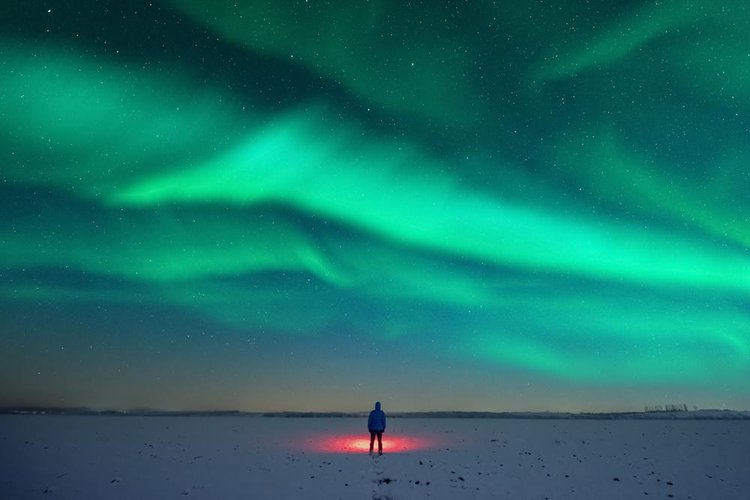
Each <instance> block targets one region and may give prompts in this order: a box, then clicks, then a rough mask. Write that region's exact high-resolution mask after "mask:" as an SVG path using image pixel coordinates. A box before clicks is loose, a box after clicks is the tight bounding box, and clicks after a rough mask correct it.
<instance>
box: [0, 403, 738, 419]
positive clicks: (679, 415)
mask: <svg viewBox="0 0 750 500" xmlns="http://www.w3.org/2000/svg"><path fill="white" fill-rule="evenodd" d="M647 408H649V409H648V410H646V411H644V412H618V413H569V412H487V411H431V412H389V413H388V416H389V417H391V418H461V419H467V418H484V419H488V418H492V419H540V420H553V419H554V420H669V419H672V420H750V411H734V410H695V411H687V407H686V406H684V405H666V406H665V407H664V408H663V409H659V410H655V409H654V410H652V409H650V408H656V407H647ZM0 414H11V415H97V416H142V417H257V418H259V417H266V418H364V417H366V416H367V412H290V411H286V412H243V411H238V410H218V411H170V410H152V409H134V410H95V409H91V408H33V407H17V408H0Z"/></svg>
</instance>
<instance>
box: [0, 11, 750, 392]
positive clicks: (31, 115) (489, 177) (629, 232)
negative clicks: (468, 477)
mask: <svg viewBox="0 0 750 500" xmlns="http://www.w3.org/2000/svg"><path fill="white" fill-rule="evenodd" d="M574 3H575V2H574ZM633 3H634V4H635V3H637V4H639V6H637V7H634V8H632V9H629V10H622V11H618V12H615V13H611V16H610V17H608V18H607V19H606V20H604V19H602V20H601V21H602V22H601V23H589V24H586V23H584V22H583V21H581V20H579V21H578V22H580V23H581V26H584V25H585V26H587V28H585V29H584V28H582V29H581V32H580V33H576V34H575V35H571V36H565V34H564V33H562V32H563V31H564V30H563V29H562V28H560V25H559V23H562V21H561V20H560V19H558V16H556V15H554V12H553V11H548V10H544V9H542V8H541V7H539V6H535V7H529V12H532V14H531V15H534V16H537V17H538V18H540V19H544V20H545V22H546V23H547V24H548V25H554V26H555V29H560V30H561V31H560V32H558V34H557V36H558V37H559V38H558V39H557V41H558V42H559V43H557V44H556V45H555V44H551V42H548V41H545V40H544V36H545V33H544V30H539V31H536V30H537V28H535V27H534V26H533V25H532V24H533V23H532V24H529V25H528V26H525V27H524V26H519V24H518V23H521V22H523V20H524V15H525V14H524V12H523V9H521V8H520V7H519V8H514V7H507V6H506V7H495V6H493V5H490V3H489V2H478V3H477V5H475V6H474V7H473V8H472V9H473V10H472V11H471V12H470V13H469V14H466V13H465V14H464V16H463V17H461V18H460V20H458V21H456V22H455V23H453V24H451V23H448V24H445V23H442V21H441V20H442V19H443V18H444V17H445V16H446V12H442V11H441V10H439V9H436V10H434V11H433V10H427V11H425V12H421V11H420V12H421V14H423V15H420V16H415V13H414V12H411V11H409V8H407V7H399V5H400V4H399V3H394V2H375V5H374V6H372V8H366V7H364V6H363V5H361V4H359V3H358V2H355V3H352V4H350V5H349V6H348V7H346V8H338V7H335V6H334V4H331V5H329V6H319V7H316V8H315V9H314V10H312V11H310V13H309V15H308V14H304V13H303V12H302V10H303V9H302V8H301V7H299V6H296V7H293V6H286V5H281V4H278V3H276V2H252V3H248V4H242V3H240V8H235V7H233V4H235V2H224V1H220V2H207V1H187V0H186V1H181V0H171V1H170V2H168V5H170V6H171V8H174V9H176V10H175V12H181V13H184V15H186V16H187V18H188V19H190V20H192V22H194V23H196V24H198V25H200V26H203V27H204V28H205V29H208V30H213V32H214V33H215V35H216V36H217V37H219V38H218V39H220V40H224V41H225V42H226V43H227V44H229V45H231V46H235V47H239V49H237V50H240V51H246V52H247V53H248V54H250V55H251V56H253V57H261V56H262V57H265V58H271V59H277V60H279V61H281V62H283V64H285V65H289V66H290V67H291V68H293V71H298V72H301V74H304V75H307V77H308V78H313V79H314V78H319V79H323V80H325V81H326V82H327V83H326V85H332V86H334V87H335V88H339V89H340V90H341V92H342V93H343V94H344V95H345V96H346V97H345V99H344V100H345V102H347V103H351V102H355V103H359V108H358V109H351V108H347V109H343V108H341V107H339V102H338V101H337V100H336V99H334V98H332V97H331V96H330V95H327V94H325V93H320V94H315V93H313V94H312V95H310V96H307V97H305V98H302V99H298V100H296V101H293V102H291V103H287V104H285V105H283V106H282V105H279V106H278V107H277V109H273V108H270V109H269V106H268V105H267V103H264V102H261V99H260V98H259V97H257V96H254V95H250V96H249V97H248V96H247V95H243V94H242V93H241V92H239V91H237V90H234V87H232V86H231V85H220V84H219V83H217V82H219V80H220V79H217V80H216V81H214V82H211V83H209V84H207V83H205V82H204V81H202V80H201V79H200V78H199V77H197V76H196V71H197V70H194V69H193V68H191V67H190V66H189V65H185V64H182V63H180V62H176V61H173V60H172V61H167V62H164V64H163V65H162V66H161V68H162V69H161V70H160V71H158V72H157V71H154V70H152V69H150V67H148V66H147V65H138V64H134V63H132V62H131V63H128V64H123V62H122V61H120V60H116V58H111V59H109V60H107V59H106V58H101V57H94V56H92V55H91V54H90V53H87V52H84V51H83V50H82V48H81V46H80V44H77V43H69V44H67V45H65V44H60V43H58V44H52V43H45V42H42V41H40V40H37V39H26V38H23V37H14V36H10V35H5V34H4V35H3V37H2V39H0V53H1V54H2V62H0V92H1V94H0V127H2V130H3V132H2V133H0V150H1V151H2V153H0V159H1V160H2V180H3V189H4V193H5V194H6V196H5V201H4V202H3V204H2V206H3V210H4V212H5V213H6V214H8V216H5V217H3V220H2V222H0V243H1V244H0V273H2V275H3V276H4V278H5V279H4V280H3V282H2V284H0V300H1V301H3V303H5V304H11V305H12V304H26V305H29V304H30V305H34V304H36V305H38V306H39V307H44V305H45V304H55V305H56V306H55V307H59V308H61V309H65V308H66V307H71V306H73V305H82V304H83V305H85V304H89V305H91V304H99V303H105V304H111V305H118V304H119V305H127V306H128V307H134V308H139V307H143V308H145V307H147V306H148V307H152V306H153V305H156V306H153V307H156V309H157V310H158V308H159V307H164V308H166V307H169V308H175V309H176V310H180V311H186V312H189V313H190V314H192V315H196V316H198V317H201V318H203V319H204V320H205V321H207V322H209V324H213V325H216V330H217V331H218V332H220V331H222V329H223V328H227V329H231V330H232V331H237V332H241V334H244V335H247V336H253V337H254V336H269V337H270V336H277V337H280V338H287V339H289V342H291V343H294V342H297V341H298V340H297V339H302V338H306V339H309V338H313V339H320V341H321V342H322V343H323V344H324V345H328V343H329V342H330V343H332V344H333V343H335V342H336V340H335V338H336V335H337V333H335V332H344V331H345V332H349V334H352V335H355V336H362V337H366V338H375V339H380V340H381V341H382V342H384V343H387V344H388V345H390V346H396V347H394V348H395V349H398V346H399V345H404V346H407V345H408V346H413V345H422V346H424V351H423V353H424V354H423V355H424V358H425V361H424V362H425V363H426V364H427V365H429V363H435V364H436V365H439V364H441V363H445V360H450V359H452V358H460V359H462V360H464V361H466V362H476V363H478V366H480V367H481V366H492V367H501V368H502V369H506V370H508V372H509V373H513V374H515V375H514V376H519V375H518V374H521V375H520V376H521V377H522V376H523V374H529V376H530V377H542V379H540V380H563V381H567V382H569V383H571V384H574V385H576V386H580V387H614V388H633V387H641V386H649V387H652V388H656V390H657V391H658V390H662V389H663V388H669V387H678V386H683V385H685V384H688V385H690V386H691V387H695V388H700V390H701V391H704V390H708V389H710V388H712V387H720V388H721V391H725V393H726V394H729V395H730V396H728V399H729V400H730V401H733V402H735V403H736V404H740V403H742V402H746V401H747V399H746V396H743V395H742V394H743V386H744V385H745V383H746V382H745V381H746V380H747V377H748V376H750V326H749V325H750V321H749V320H750V309H749V308H748V304H749V303H750V302H749V298H750V252H748V249H749V248H750V220H749V219H748V216H747V214H748V213H750V197H748V196H747V194H746V193H747V192H750V175H749V174H748V172H749V170H748V168H747V159H748V158H749V157H750V150H749V147H748V146H747V144H750V142H748V135H750V124H748V122H747V119H745V118H743V116H747V112H748V111H750V93H748V91H747V89H748V88H750V85H749V84H750V54H747V49H746V47H747V45H746V44H745V43H744V42H746V41H747V35H746V33H747V28H748V26H747V25H748V23H749V21H748V20H749V19H750V16H747V15H745V14H747V8H746V7H745V5H744V3H741V2H726V3H725V9H724V10H721V11H719V10H718V9H716V8H714V7H713V6H712V5H713V4H710V3H708V2H698V1H683V2H664V3H662V4H661V5H658V6H653V5H651V4H650V3H646V2H633ZM576 6H577V7H579V8H581V5H579V4H578V3H576ZM575 8H576V7H575V6H570V5H568V6H566V7H564V8H563V7H561V9H564V12H565V13H566V14H565V15H569V14H570V13H571V12H572V11H574V10H575ZM207 13H210V14H211V15H207ZM738 13H740V14H742V15H738ZM565 15H564V16H563V18H565ZM743 15H744V17H743ZM583 16H584V17H586V16H588V19H589V20H591V19H594V18H595V17H596V14H594V13H593V11H586V12H585V13H584V14H583ZM303 17H304V19H305V21H304V22H302V21H301V18H303ZM485 18H486V19H492V20H493V21H492V22H491V23H489V25H487V23H484V24H482V25H481V26H478V27H477V28H476V33H474V32H472V31H471V30H469V29H468V28H467V27H468V26H471V25H472V24H473V22H474V21H476V20H477V19H485ZM605 21H606V22H605ZM526 22H528V21H526ZM441 23H442V24H441ZM493 23H494V24H493ZM204 24H205V25H204ZM594 24H595V26H594ZM441 25H442V26H443V28H440V29H439V28H436V26H441ZM363 26H366V29H364V28H362V27H363ZM498 26H500V27H504V29H505V31H504V33H506V35H507V37H506V38H503V37H499V35H498V34H497V32H498V29H499V28H498ZM592 26H594V27H592ZM299 27H302V28H303V29H297V28H299ZM436 30H437V31H436ZM441 30H442V31H441ZM489 33H495V37H498V38H497V39H496V38H492V40H495V42H493V43H496V44H497V45H496V46H495V45H491V47H495V48H483V41H486V38H485V37H486V36H489V35H488V34H489ZM521 33H526V36H527V37H528V38H530V39H531V40H533V42H527V43H529V47H534V50H531V49H529V51H530V52H531V53H532V55H528V54H525V52H524V51H523V50H520V49H519V45H518V44H517V43H516V41H515V40H516V39H517V38H518V37H519V36H520V34H521ZM561 33H562V34H561ZM386 34H388V36H385V35H386ZM699 35H700V36H702V37H704V40H703V43H701V44H696V46H695V47H694V48H687V47H686V45H685V44H684V43H683V42H684V40H685V39H686V37H688V39H689V37H692V36H696V37H697V36H699ZM510 38H513V39H514V43H513V44H511V42H510V41H508V40H510ZM503 44H507V45H503ZM553 45H554V49H553V48H552V47H553ZM404 47H406V48H407V49H406V50H404V49H403V48H404ZM503 47H505V48H507V49H508V50H510V48H511V47H513V48H514V50H515V52H513V53H512V54H511V55H507V56H504V51H503V50H502V48H503ZM714 53H716V54H717V55H716V57H707V56H706V54H714ZM394 54H399V57H398V58H396V57H395V56H394ZM365 56H369V57H365ZM503 57H505V59H503ZM655 59H660V60H663V61H665V62H664V63H663V64H664V66H663V67H664V68H666V70H665V71H669V72H670V75H671V76H669V77H668V78H669V82H670V84H669V86H665V82H664V80H663V78H667V77H666V76H664V73H661V72H655V73H654V74H649V71H648V69H644V65H645V64H647V62H646V61H647V60H655ZM680 61H681V62H680ZM511 62H512V64H511ZM412 63H414V64H412ZM478 66H479V67H482V68H485V70H484V71H485V73H483V72H478V70H477V67H478ZM508 68H513V70H512V73H508V71H510V70H509V69H508ZM717 68H721V71H722V78H721V82H720V83H717V80H716V78H715V76H714V75H715V73H716V71H717ZM493 72H494V73H495V74H493ZM508 74H510V75H512V76H513V77H514V78H510V77H507V76H506V75H508ZM466 75H471V76H466ZM501 79H502V80H504V81H502V82H499V80H501ZM505 80H508V81H505ZM493 82H495V84H496V85H497V86H499V87H500V90H501V91H502V93H505V94H508V95H511V94H512V95H514V96H515V97H514V99H517V100H518V101H519V102H520V103H519V104H516V106H517V107H518V108H519V109H520V110H521V111H520V112H518V113H514V112H512V110H513V109H514V105H513V103H512V101H511V100H505V99H495V98H494V97H492V96H491V92H490V91H491V90H492V85H493ZM607 82H608V83H607ZM717 85H719V86H720V88H721V90H720V92H719V94H720V95H717V92H716V88H717ZM672 87H673V88H674V90H673V93H669V92H664V89H665V88H670V89H672ZM584 90H585V91H584ZM660 92H662V93H663V95H662V94H659V93H660ZM670 92H672V91H670ZM613 93H614V94H619V95H620V97H613V96H612V95H611V94H613ZM649 93H651V95H662V98H656V99H655V100H656V101H658V102H654V103H653V106H650V105H649V103H646V102H641V101H640V100H641V99H643V98H644V96H647V95H650V94H649ZM587 94H588V97H584V96H586V95H587ZM685 95H690V96H696V95H697V96H701V97H695V98H694V101H689V102H687V104H686V105H685V104H684V103H683V101H681V96H685ZM560 96H562V97H560ZM256 98H257V102H255V103H254V102H252V101H253V99H256ZM342 99H343V98H342ZM584 99H585V100H586V101H587V103H583V102H582V101H583V100H584ZM501 101H502V102H501ZM636 101H638V102H639V103H638V104H636V105H634V104H633V102H636ZM467 103H468V104H467ZM588 106H590V108H589V107H588ZM685 106H692V108H691V109H687V110H686V108H685ZM373 107H376V108H377V110H376V111H377V113H376V116H377V117H378V119H377V120H376V122H377V123H376V122H371V121H369V118H368V116H370V114H371V112H372V110H371V108H373ZM632 108H635V109H632ZM603 109H606V112H604V111H602V110H603ZM543 110H548V111H543ZM586 110H590V111H589V112H586ZM545 112H546V113H548V115H549V116H550V118H549V120H547V119H546V118H545V116H544V115H543V114H542V113H545ZM704 112H705V116H706V117H707V118H706V120H705V130H704V131H703V132H701V131H700V130H698V131H696V130H691V131H688V132H686V133H685V134H682V136H680V135H679V134H676V133H674V131H678V130H683V131H684V130H687V128H689V127H688V125H685V124H686V123H688V124H693V125H694V124H696V123H699V122H700V118H699V116H700V114H701V113H704ZM566 113H568V114H566ZM741 113H744V115H742V114H741ZM384 117H386V118H388V119H386V120H384V119H383V118H384ZM680 118H685V121H682V122H681V123H677V122H679V121H680V120H679V119H680ZM644 120H646V121H648V120H650V121H651V123H652V124H653V127H652V128H651V129H648V130H644V127H643V126H640V125H639V124H640V123H643V121H644ZM673 121H674V122H675V123H674V126H671V125H672V122H673ZM384 123H385V124H384ZM388 123H390V125H388ZM743 126H744V127H745V128H744V129H743V128H742V127H743ZM530 127H531V128H530ZM534 127H535V128H534ZM436 130H440V132H439V133H438V132H435V131H436ZM506 130H510V131H517V130H522V131H523V130H525V131H526V135H525V136H523V137H521V136H520V135H519V136H518V138H517V139H513V138H512V137H510V136H512V135H513V134H514V133H515V132H511V133H510V134H506V133H505V131H506ZM670 131H671V132H670ZM433 133H434V134H435V136H436V137H438V138H444V137H450V138H449V139H447V140H445V141H442V143H441V141H440V140H439V139H437V140H433V142H431V141H430V140H429V137H431V134H433ZM670 134H674V135H670ZM521 135H523V134H521ZM703 135H705V137H702V136H703ZM499 136H505V137H499ZM514 141H515V142H514ZM649 144H651V145H654V144H656V146H653V147H649ZM527 150H528V151H531V153H529V154H528V155H527V156H528V157H531V158H532V159H531V160H528V161H527V159H523V160H522V159H521V155H520V154H519V153H518V151H527ZM446 151H447V152H446ZM524 158H526V157H524ZM529 163H531V164H532V165H531V166H530V165H529ZM149 305H152V306H149ZM329 336H330V337H331V338H330V340H327V337H329ZM6 342H9V340H7V339H6ZM400 343H403V344H400ZM0 347H2V345H0ZM409 348H411V347H409ZM404 349H407V347H404ZM480 373H481V369H480V370H479V371H477V373H476V374H475V377H481V374H480ZM3 376H4V377H5V378H10V379H11V380H14V379H12V377H11V376H9V375H7V374H5V375H3ZM228 376H231V375H228ZM217 383H220V382H219V381H217ZM207 390H210V388H209V389H207ZM664 391H665V392H666V391H668V389H664ZM743 397H744V398H745V399H743ZM737 402H740V403H737Z"/></svg>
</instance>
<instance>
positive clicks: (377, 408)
mask: <svg viewBox="0 0 750 500" xmlns="http://www.w3.org/2000/svg"><path fill="white" fill-rule="evenodd" d="M375 409H376V410H379V409H380V401H378V402H377V403H375Z"/></svg>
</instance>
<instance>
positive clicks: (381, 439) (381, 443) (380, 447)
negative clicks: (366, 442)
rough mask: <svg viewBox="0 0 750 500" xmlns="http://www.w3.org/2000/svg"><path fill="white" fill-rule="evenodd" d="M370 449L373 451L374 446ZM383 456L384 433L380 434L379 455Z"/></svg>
mask: <svg viewBox="0 0 750 500" xmlns="http://www.w3.org/2000/svg"><path fill="white" fill-rule="evenodd" d="M370 449H372V446H370ZM382 454H383V433H382V432H378V455H382Z"/></svg>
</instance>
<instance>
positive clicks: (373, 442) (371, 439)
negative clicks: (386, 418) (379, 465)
mask: <svg viewBox="0 0 750 500" xmlns="http://www.w3.org/2000/svg"><path fill="white" fill-rule="evenodd" d="M373 444H375V433H374V432H370V455H372V445H373Z"/></svg>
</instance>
